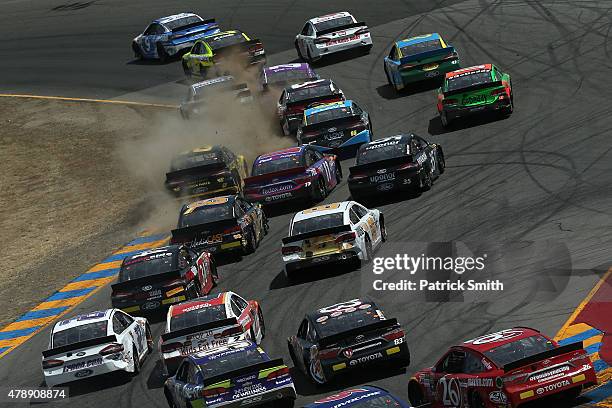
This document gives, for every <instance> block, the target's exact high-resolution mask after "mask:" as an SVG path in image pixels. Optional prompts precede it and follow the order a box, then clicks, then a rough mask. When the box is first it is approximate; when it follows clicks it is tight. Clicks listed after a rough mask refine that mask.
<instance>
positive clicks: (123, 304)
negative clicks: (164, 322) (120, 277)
mask: <svg viewBox="0 0 612 408" xmlns="http://www.w3.org/2000/svg"><path fill="white" fill-rule="evenodd" d="M186 299H187V297H186V296H185V293H184V292H183V293H182V294H181V295H178V296H173V297H169V298H166V299H156V300H143V301H138V302H135V301H133V300H128V301H117V300H112V305H113V307H114V308H117V309H121V310H123V311H124V312H126V313H136V312H142V313H147V312H149V313H150V312H156V311H160V310H164V309H166V308H167V307H169V306H170V305H173V304H175V303H180V302H183V301H185V300H186Z"/></svg>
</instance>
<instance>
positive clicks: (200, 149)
mask: <svg viewBox="0 0 612 408" xmlns="http://www.w3.org/2000/svg"><path fill="white" fill-rule="evenodd" d="M219 151H221V146H220V145H214V146H200V147H196V148H194V149H191V150H185V151H183V152H180V153H179V154H178V155H177V156H184V155H189V154H193V153H210V152H219Z"/></svg>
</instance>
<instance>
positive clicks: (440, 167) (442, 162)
mask: <svg viewBox="0 0 612 408" xmlns="http://www.w3.org/2000/svg"><path fill="white" fill-rule="evenodd" d="M444 171H446V160H444V153H442V151H441V150H440V151H439V152H438V172H439V173H440V174H444Z"/></svg>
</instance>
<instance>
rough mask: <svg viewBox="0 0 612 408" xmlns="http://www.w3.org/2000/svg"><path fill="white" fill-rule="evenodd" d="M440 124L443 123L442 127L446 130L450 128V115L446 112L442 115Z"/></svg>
mask: <svg viewBox="0 0 612 408" xmlns="http://www.w3.org/2000/svg"><path fill="white" fill-rule="evenodd" d="M440 122H442V127H444V128H448V127H449V126H450V124H451V121H450V119H449V118H448V115H447V114H446V112H444V111H442V112H441V113H440Z"/></svg>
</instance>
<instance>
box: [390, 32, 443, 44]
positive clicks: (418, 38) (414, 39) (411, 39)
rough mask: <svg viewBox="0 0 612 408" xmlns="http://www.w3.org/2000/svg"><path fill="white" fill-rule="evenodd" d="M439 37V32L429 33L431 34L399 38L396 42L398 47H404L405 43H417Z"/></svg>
mask: <svg viewBox="0 0 612 408" xmlns="http://www.w3.org/2000/svg"><path fill="white" fill-rule="evenodd" d="M439 39H441V37H440V34H438V33H431V34H423V35H419V36H416V37H409V38H404V39H403V40H399V41H397V42H396V44H397V46H398V47H405V46H407V45H413V44H419V43H422V42H425V41H431V40H439Z"/></svg>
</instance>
